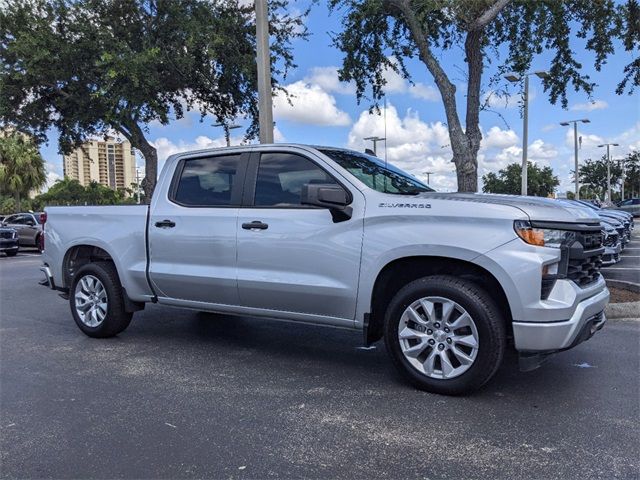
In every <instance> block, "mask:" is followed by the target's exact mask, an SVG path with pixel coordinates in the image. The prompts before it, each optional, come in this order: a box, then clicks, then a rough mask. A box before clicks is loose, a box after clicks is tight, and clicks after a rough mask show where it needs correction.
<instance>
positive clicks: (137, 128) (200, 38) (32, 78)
mask: <svg viewBox="0 0 640 480" xmlns="http://www.w3.org/2000/svg"><path fill="white" fill-rule="evenodd" d="M285 4H286V2H285V1H284V0H276V1H272V2H270V7H271V12H270V13H271V18H270V23H271V24H270V29H271V34H272V50H271V52H272V56H273V64H274V68H273V70H272V71H273V75H274V78H273V80H272V81H273V84H274V85H276V86H277V77H278V76H281V75H283V74H284V73H286V70H287V69H288V68H290V67H292V66H293V58H292V56H291V53H290V43H289V42H290V41H291V39H292V38H294V37H296V36H300V35H304V29H303V28H302V24H301V19H300V18H299V17H296V16H292V15H290V14H286V13H283V7H284V5H285ZM0 25H2V28H1V29H0V121H2V122H5V123H7V124H11V125H15V126H17V127H19V128H20V129H21V130H24V131H28V132H30V133H31V134H32V135H34V136H35V137H36V138H38V139H39V140H44V139H45V138H46V135H47V131H48V130H49V129H50V128H51V127H55V128H56V129H57V131H58V134H59V144H60V148H61V151H63V152H69V151H70V150H71V149H72V148H73V147H74V146H76V145H78V144H80V143H81V142H83V141H84V140H85V139H87V138H88V137H91V136H105V135H106V134H107V133H109V132H113V131H116V132H118V133H120V134H121V135H123V136H124V137H126V138H127V139H128V140H129V141H130V142H131V144H132V145H133V146H134V147H135V148H136V149H138V150H139V151H140V152H141V153H142V155H143V156H144V158H145V163H146V177H145V180H144V182H143V186H144V189H145V194H146V196H147V198H149V197H150V194H151V192H152V191H153V188H154V186H155V182H156V177H157V153H156V149H155V147H154V146H153V145H152V144H151V143H150V142H149V140H148V139H147V126H148V124H149V123H150V122H152V121H156V122H159V123H161V124H163V125H166V124H168V123H169V121H170V120H171V118H172V117H175V118H180V117H182V116H183V115H184V113H185V110H196V111H199V112H200V114H201V115H202V116H204V115H207V114H210V115H213V116H214V117H215V118H216V120H217V121H218V122H229V121H231V120H233V119H234V118H238V117H246V118H249V119H251V121H252V123H251V127H250V128H249V131H248V135H249V136H252V135H254V134H255V133H256V131H257V118H258V115H257V78H256V62H255V21H254V15H253V8H252V7H251V6H243V4H240V3H239V2H238V1H236V0H180V1H173V0H110V1H104V0H6V1H4V2H3V7H2V9H1V10H0Z"/></svg>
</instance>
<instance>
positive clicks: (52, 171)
mask: <svg viewBox="0 0 640 480" xmlns="http://www.w3.org/2000/svg"><path fill="white" fill-rule="evenodd" d="M45 167H46V168H45V169H46V172H47V183H46V185H45V186H44V187H43V188H42V192H46V191H47V190H49V189H50V188H51V187H52V186H53V184H54V183H56V182H57V181H58V180H62V175H61V174H60V169H59V166H58V165H56V164H55V163H49V162H47V163H46V165H45Z"/></svg>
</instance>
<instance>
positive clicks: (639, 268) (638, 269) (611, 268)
mask: <svg viewBox="0 0 640 480" xmlns="http://www.w3.org/2000/svg"><path fill="white" fill-rule="evenodd" d="M600 270H635V271H637V272H639V273H640V267H634V268H629V267H604V268H601V269H600Z"/></svg>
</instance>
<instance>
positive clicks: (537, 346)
mask: <svg viewBox="0 0 640 480" xmlns="http://www.w3.org/2000/svg"><path fill="white" fill-rule="evenodd" d="M607 303H609V290H608V289H607V288H604V289H603V290H601V291H600V292H599V293H597V294H595V295H593V296H592V297H589V298H586V299H584V300H582V301H581V302H579V303H578V305H577V306H576V309H575V312H574V313H573V315H572V316H571V318H569V319H568V320H564V321H556V322H516V321H514V322H513V337H514V342H515V347H516V350H518V351H520V352H537V353H551V352H557V351H559V350H566V349H568V348H572V347H575V346H576V345H577V344H578V343H581V342H583V341H585V340H587V339H589V338H590V337H591V335H593V334H594V333H595V332H596V331H597V330H600V329H601V328H602V326H603V325H604V323H605V322H606V321H607V318H606V317H605V315H604V309H605V307H606V306H607Z"/></svg>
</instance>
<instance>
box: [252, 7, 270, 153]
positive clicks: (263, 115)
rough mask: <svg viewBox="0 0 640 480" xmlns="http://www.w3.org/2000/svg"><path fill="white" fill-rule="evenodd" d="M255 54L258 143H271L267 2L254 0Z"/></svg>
mask: <svg viewBox="0 0 640 480" xmlns="http://www.w3.org/2000/svg"><path fill="white" fill-rule="evenodd" d="M255 4H256V53H257V58H256V60H257V64H258V122H259V124H260V143H273V101H272V98H271V53H270V50H269V21H268V11H267V10H268V8H267V0H256V2H255Z"/></svg>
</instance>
